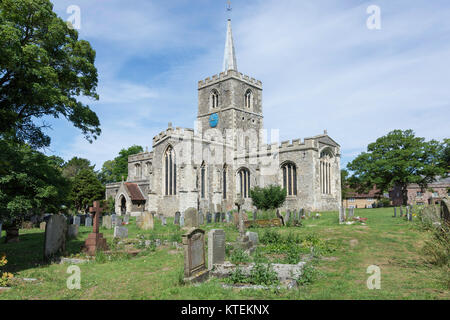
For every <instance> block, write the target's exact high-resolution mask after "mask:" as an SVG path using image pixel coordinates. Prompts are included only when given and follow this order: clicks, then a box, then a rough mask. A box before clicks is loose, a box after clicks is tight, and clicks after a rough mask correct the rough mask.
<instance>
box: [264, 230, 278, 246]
mask: <svg viewBox="0 0 450 320" xmlns="http://www.w3.org/2000/svg"><path fill="white" fill-rule="evenodd" d="M280 241H281V235H280V234H279V233H278V232H277V231H275V230H272V229H267V230H266V231H265V232H264V233H263V235H262V237H261V243H263V244H269V243H277V242H280Z"/></svg>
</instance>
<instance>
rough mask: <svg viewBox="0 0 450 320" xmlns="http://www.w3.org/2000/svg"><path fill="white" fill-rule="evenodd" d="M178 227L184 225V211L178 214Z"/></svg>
mask: <svg viewBox="0 0 450 320" xmlns="http://www.w3.org/2000/svg"><path fill="white" fill-rule="evenodd" d="M180 227H184V213H182V214H181V216H180Z"/></svg>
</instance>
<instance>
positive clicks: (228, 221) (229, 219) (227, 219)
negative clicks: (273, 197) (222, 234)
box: [226, 211, 233, 223]
mask: <svg viewBox="0 0 450 320" xmlns="http://www.w3.org/2000/svg"><path fill="white" fill-rule="evenodd" d="M231 220H233V214H232V213H231V212H230V211H228V212H227V216H226V221H227V223H231Z"/></svg>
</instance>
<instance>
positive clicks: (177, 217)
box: [173, 211, 181, 225]
mask: <svg viewBox="0 0 450 320" xmlns="http://www.w3.org/2000/svg"><path fill="white" fill-rule="evenodd" d="M180 218H181V213H180V211H177V212H175V218H174V220H173V224H176V225H180Z"/></svg>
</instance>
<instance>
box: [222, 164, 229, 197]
mask: <svg viewBox="0 0 450 320" xmlns="http://www.w3.org/2000/svg"><path fill="white" fill-rule="evenodd" d="M227 169H228V168H227V165H226V164H225V165H224V166H223V173H222V188H223V190H222V196H223V198H224V199H226V198H227Z"/></svg>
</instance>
